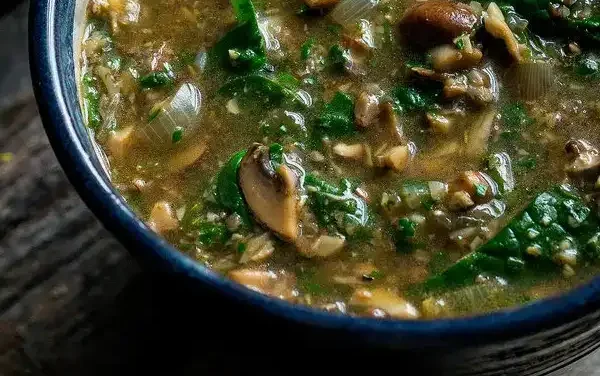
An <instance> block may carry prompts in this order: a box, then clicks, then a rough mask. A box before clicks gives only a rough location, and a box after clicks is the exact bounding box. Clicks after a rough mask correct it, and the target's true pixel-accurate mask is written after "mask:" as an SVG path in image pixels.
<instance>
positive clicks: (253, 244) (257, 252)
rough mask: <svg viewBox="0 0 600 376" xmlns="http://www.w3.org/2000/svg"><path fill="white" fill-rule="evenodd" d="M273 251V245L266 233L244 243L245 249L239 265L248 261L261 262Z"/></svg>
mask: <svg viewBox="0 0 600 376" xmlns="http://www.w3.org/2000/svg"><path fill="white" fill-rule="evenodd" d="M273 251H275V245H274V244H273V240H272V239H271V236H270V235H269V233H268V232H265V233H264V234H262V235H259V236H255V237H253V238H252V239H250V240H249V241H248V242H247V243H246V249H245V250H244V253H242V256H240V263H241V264H245V263H247V262H250V261H261V260H264V259H266V258H267V257H269V256H271V255H272V254H273Z"/></svg>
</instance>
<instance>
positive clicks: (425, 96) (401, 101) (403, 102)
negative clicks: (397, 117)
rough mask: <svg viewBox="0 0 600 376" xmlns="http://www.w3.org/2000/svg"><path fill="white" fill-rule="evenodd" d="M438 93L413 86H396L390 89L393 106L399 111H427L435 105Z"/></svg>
mask: <svg viewBox="0 0 600 376" xmlns="http://www.w3.org/2000/svg"><path fill="white" fill-rule="evenodd" d="M438 95H439V94H438V93H436V92H434V91H431V92H426V91H425V90H423V89H421V90H418V89H417V88H414V87H407V86H398V87H396V88H394V90H393V91H392V95H391V96H392V99H393V101H394V107H395V108H396V110H397V111H399V112H417V111H427V110H429V109H431V108H433V107H434V106H435V103H436V100H437V97H438Z"/></svg>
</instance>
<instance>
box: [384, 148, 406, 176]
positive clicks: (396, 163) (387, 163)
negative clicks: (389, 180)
mask: <svg viewBox="0 0 600 376" xmlns="http://www.w3.org/2000/svg"><path fill="white" fill-rule="evenodd" d="M410 156H411V155H410V149H409V147H408V146H407V145H400V146H394V147H393V148H391V149H389V150H388V151H386V152H385V153H384V154H383V155H380V156H377V159H378V161H379V165H380V167H387V168H389V169H391V170H393V171H395V172H402V171H404V170H405V169H406V167H408V162H409V161H410Z"/></svg>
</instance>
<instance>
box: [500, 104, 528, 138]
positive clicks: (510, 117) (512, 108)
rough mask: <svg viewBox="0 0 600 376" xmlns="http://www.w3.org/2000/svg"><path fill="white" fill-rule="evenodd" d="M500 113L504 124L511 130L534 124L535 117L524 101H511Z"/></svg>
mask: <svg viewBox="0 0 600 376" xmlns="http://www.w3.org/2000/svg"><path fill="white" fill-rule="evenodd" d="M500 115H501V119H502V122H503V124H504V126H505V127H506V128H508V129H509V130H511V131H518V130H521V129H523V128H524V127H527V126H529V125H531V124H533V119H532V118H531V117H530V116H529V114H528V113H527V109H525V106H523V104H522V103H511V104H508V105H506V106H504V107H503V108H502V110H501V111H500Z"/></svg>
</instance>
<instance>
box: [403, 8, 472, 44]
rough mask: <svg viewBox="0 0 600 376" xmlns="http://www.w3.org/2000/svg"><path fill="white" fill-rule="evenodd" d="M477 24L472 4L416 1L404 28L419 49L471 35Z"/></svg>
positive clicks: (405, 17)
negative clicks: (470, 5)
mask: <svg viewBox="0 0 600 376" xmlns="http://www.w3.org/2000/svg"><path fill="white" fill-rule="evenodd" d="M477 21H478V18H477V16H476V15H475V14H474V13H473V10H472V9H471V7H469V6H468V5H465V4H461V3H459V2H455V1H450V0H429V1H425V2H416V3H415V5H414V6H412V7H410V8H408V9H407V10H406V12H405V13H404V16H403V18H402V20H401V21H400V28H401V30H402V31H403V32H404V35H405V36H406V38H407V39H408V41H409V42H411V43H412V44H414V45H415V46H418V47H430V46H432V45H437V44H440V43H449V42H451V41H452V40H453V39H454V38H456V37H458V36H460V35H463V34H471V32H472V31H473V29H474V27H475V25H476V24H477Z"/></svg>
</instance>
